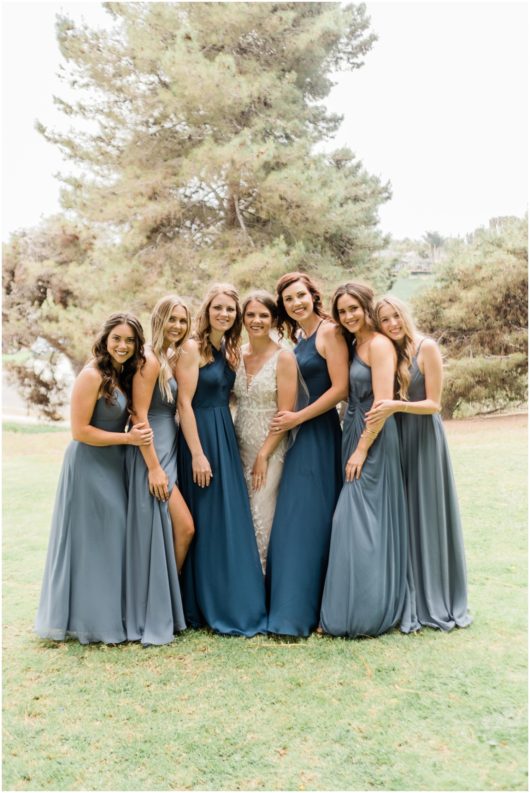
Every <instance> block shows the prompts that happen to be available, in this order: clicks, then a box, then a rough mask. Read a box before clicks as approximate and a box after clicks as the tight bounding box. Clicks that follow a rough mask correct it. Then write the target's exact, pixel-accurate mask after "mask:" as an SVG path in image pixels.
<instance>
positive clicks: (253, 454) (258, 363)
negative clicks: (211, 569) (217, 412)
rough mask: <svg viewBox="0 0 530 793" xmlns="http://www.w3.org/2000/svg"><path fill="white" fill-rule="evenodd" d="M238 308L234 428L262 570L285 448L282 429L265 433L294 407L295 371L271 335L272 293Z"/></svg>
mask: <svg viewBox="0 0 530 793" xmlns="http://www.w3.org/2000/svg"><path fill="white" fill-rule="evenodd" d="M242 311H243V323H244V325H245V329H246V331H247V334H248V339H249V341H248V344H245V345H243V348H242V350H241V353H242V354H241V361H240V364H239V368H238V370H237V375H236V381H235V384H234V394H235V396H236V399H237V413H236V420H235V428H236V434H237V440H238V443H239V451H240V454H241V461H242V463H243V471H244V474H245V481H246V484H247V489H248V495H249V499H250V507H251V510H252V519H253V521H254V531H255V532H256V541H257V544H258V550H259V555H260V559H261V566H262V569H263V573H264V574H265V568H266V564H267V550H268V547H269V536H270V531H271V526H272V519H273V518H274V510H275V507H276V496H277V493H278V486H279V484H280V478H281V475H282V468H283V460H284V457H285V452H286V451H287V433H286V432H282V433H272V432H270V423H271V420H272V418H273V416H275V414H276V413H277V412H278V411H279V410H293V409H294V406H295V402H296V394H297V375H298V370H297V365H296V358H295V356H294V354H293V353H292V352H290V351H289V350H286V349H284V348H283V347H281V345H280V344H278V343H277V342H276V341H274V339H273V338H271V335H270V333H271V330H272V329H273V328H274V326H275V325H276V319H277V316H278V312H277V308H276V302H275V300H274V298H273V297H272V295H270V294H269V293H268V292H263V291H256V292H253V293H252V294H250V295H249V296H248V297H247V298H246V299H245V301H244V302H243V306H242Z"/></svg>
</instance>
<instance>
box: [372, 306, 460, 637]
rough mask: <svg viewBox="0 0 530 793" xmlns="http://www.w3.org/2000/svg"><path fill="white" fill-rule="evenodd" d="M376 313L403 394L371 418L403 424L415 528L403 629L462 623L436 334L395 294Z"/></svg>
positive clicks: (456, 514)
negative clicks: (393, 353) (425, 332)
mask: <svg viewBox="0 0 530 793" xmlns="http://www.w3.org/2000/svg"><path fill="white" fill-rule="evenodd" d="M376 317H377V322H378V325H379V327H380V330H381V332H382V333H384V334H385V335H386V336H388V338H389V339H391V340H392V341H393V342H394V344H395V346H396V350H397V353H398V385H399V394H398V397H399V398H398V399H387V400H381V401H378V402H376V403H375V404H374V406H373V407H372V410H371V411H370V412H369V413H368V414H367V422H368V426H370V425H371V423H372V422H374V421H379V420H380V419H381V418H382V417H386V416H389V415H392V414H396V420H397V423H398V428H399V431H400V440H401V453H402V460H403V469H404V473H405V488H406V495H407V507H408V516H409V532H410V534H409V540H410V541H409V570H408V587H407V600H406V602H405V608H404V610H403V615H402V617H401V630H402V631H403V632H404V633H410V632H411V631H415V630H418V628H421V627H422V626H424V625H426V626H429V627H431V628H439V629H441V630H443V631H448V630H451V629H452V628H454V627H455V626H458V627H459V628H464V627H466V626H467V625H469V624H470V623H471V617H470V615H469V613H468V609H467V576H466V560H465V553H464V540H463V536H462V525H461V522H460V511H459V508H458V498H457V494H456V488H455V482H454V477H453V470H452V466H451V458H450V456H449V448H448V445H447V439H446V437H445V431H444V427H443V422H442V420H441V418H440V414H439V411H440V401H441V396H442V377H443V369H442V356H441V354H440V350H439V348H438V345H437V344H436V342H435V341H434V339H429V338H426V337H424V336H422V335H421V334H420V333H418V331H417V330H416V328H415V326H414V322H413V320H412V317H411V316H410V314H409V312H408V311H407V309H406V307H405V306H404V304H403V303H402V302H401V301H400V300H398V299H397V298H395V297H392V296H391V295H387V296H386V297H384V298H381V300H379V301H378V303H377V305H376Z"/></svg>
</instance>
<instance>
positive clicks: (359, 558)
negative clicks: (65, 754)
mask: <svg viewBox="0 0 530 793" xmlns="http://www.w3.org/2000/svg"><path fill="white" fill-rule="evenodd" d="M372 301H373V292H372V290H371V289H370V287H368V286H365V285H364V284H356V283H348V284H345V285H344V286H341V287H339V288H338V289H337V291H336V292H335V295H334V298H333V308H332V314H333V317H334V318H335V319H336V321H337V322H340V324H341V325H342V327H343V328H344V330H345V332H346V333H347V334H348V336H349V337H355V346H354V350H353V359H352V363H351V367H350V396H349V401H348V408H347V411H346V416H345V418H344V428H343V438H342V460H343V465H344V469H345V474H346V478H345V482H344V486H343V488H342V491H341V494H340V497H339V500H338V503H337V508H336V510H335V515H334V517H333V529H332V534H331V547H330V553H329V565H328V570H327V575H326V584H325V587H324V595H323V598H322V610H321V617H320V621H321V627H322V630H323V631H325V632H326V633H330V634H332V635H333V636H350V637H354V636H378V635H379V634H381V633H384V632H385V631H387V630H389V629H390V628H392V627H393V626H395V625H396V624H397V623H398V621H399V619H400V617H401V613H402V611H403V604H404V601H405V588H406V570H407V512H406V504H405V495H404V490H403V479H402V473H401V464H400V453H399V438H398V432H397V427H396V423H395V421H394V419H393V418H392V417H390V418H388V419H387V420H386V421H385V420H384V419H380V420H379V421H377V422H374V423H373V424H372V425H371V426H370V427H366V426H365V420H364V414H365V412H366V411H367V410H369V408H370V407H371V405H372V402H373V401H374V398H375V399H377V400H379V399H384V398H388V397H389V396H392V393H393V385H394V376H395V371H396V363H397V355H396V351H395V349H394V346H393V345H392V344H391V343H390V342H389V340H388V339H387V338H386V337H385V336H383V335H382V334H380V333H376V332H375V330H374V324H375V323H374V319H375V318H374V314H373V303H372Z"/></svg>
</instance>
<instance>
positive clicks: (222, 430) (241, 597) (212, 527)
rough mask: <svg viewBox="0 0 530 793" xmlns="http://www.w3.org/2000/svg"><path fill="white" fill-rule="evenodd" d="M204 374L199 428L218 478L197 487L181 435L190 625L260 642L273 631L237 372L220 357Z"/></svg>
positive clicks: (196, 407) (197, 398)
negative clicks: (237, 410) (191, 531)
mask: <svg viewBox="0 0 530 793" xmlns="http://www.w3.org/2000/svg"><path fill="white" fill-rule="evenodd" d="M212 352H213V356H214V360H213V362H212V363H209V364H206V365H205V366H203V367H201V368H200V369H199V380H198V383H197V390H196V391H195V395H194V397H193V401H192V407H193V411H194V413H195V420H196V422H197V429H198V432H199V438H200V441H201V446H202V448H203V451H204V454H205V455H206V457H207V458H208V461H209V463H210V466H211V469H212V473H213V477H212V480H211V482H210V485H209V486H208V487H204V488H201V487H199V486H198V485H196V484H194V482H193V477H192V467H191V454H190V451H189V449H188V445H187V443H186V440H185V438H184V435H183V433H182V432H181V433H179V441H178V459H179V482H180V485H181V492H182V495H183V496H184V498H185V500H186V502H187V504H188V507H189V509H190V511H191V514H192V515H193V519H194V521H195V536H194V538H193V540H192V543H191V546H190V549H189V551H188V556H187V557H186V562H185V564H184V569H183V571H182V597H183V601H184V612H185V615H186V620H187V622H188V624H190V625H191V626H193V627H201V626H203V625H208V626H209V627H210V628H212V629H213V630H215V631H218V632H219V633H227V634H232V635H235V636H254V635H255V634H256V633H264V632H265V631H266V628H267V616H266V608H265V587H264V583H263V573H262V571H261V564H260V559H259V553H258V546H257V544H256V537H255V535H254V527H253V525H252V515H251V512H250V505H249V500H248V493H247V488H246V485H245V479H244V477H243V469H242V467H241V459H240V457H239V449H238V446H237V439H236V434H235V430H234V424H233V421H232V416H231V414H230V409H229V407H228V400H229V396H230V391H231V389H232V386H233V384H234V379H235V372H233V371H232V369H230V367H229V366H228V363H227V362H226V360H225V357H224V354H223V352H222V351H218V350H216V349H215V348H212Z"/></svg>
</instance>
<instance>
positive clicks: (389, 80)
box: [2, 0, 528, 240]
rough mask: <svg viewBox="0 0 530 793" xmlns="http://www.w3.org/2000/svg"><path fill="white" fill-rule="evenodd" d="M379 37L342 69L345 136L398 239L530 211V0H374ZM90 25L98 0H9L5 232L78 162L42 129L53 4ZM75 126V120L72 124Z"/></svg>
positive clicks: (100, 14)
mask: <svg viewBox="0 0 530 793" xmlns="http://www.w3.org/2000/svg"><path fill="white" fill-rule="evenodd" d="M367 7H368V13H369V15H370V16H371V19H372V28H373V30H374V31H375V32H376V33H377V35H378V37H379V40H378V41H377V43H376V44H375V45H374V47H373V49H372V51H371V52H370V53H369V54H368V55H367V57H366V62H365V65H364V66H363V68H361V69H359V70H357V71H355V72H353V73H348V74H345V75H341V76H340V77H339V78H338V85H337V86H336V87H335V88H334V89H333V92H332V94H331V96H330V98H329V102H328V105H329V107H330V109H332V110H334V111H339V112H341V113H343V114H344V123H343V125H342V127H341V130H340V131H339V134H338V136H337V139H336V143H337V145H348V146H350V147H351V148H352V149H353V151H354V152H355V153H356V155H357V156H358V157H359V158H360V159H361V160H362V162H363V163H364V165H365V167H366V169H367V170H368V171H369V172H370V173H374V174H377V175H378V176H379V177H380V178H381V179H382V180H383V181H389V182H390V183H391V186H392V191H393V198H392V200H391V201H390V202H388V204H386V205H385V206H383V207H382V208H381V212H380V217H381V227H382V228H383V230H384V231H385V232H389V233H391V234H392V235H393V236H394V237H396V238H402V237H405V236H409V237H415V238H418V237H421V236H422V235H423V234H424V233H425V231H434V230H436V231H439V232H440V233H441V234H443V235H444V236H448V235H459V234H465V233H466V232H468V231H472V230H473V229H475V228H477V227H478V226H481V225H486V224H487V222H488V220H489V218H490V217H495V216H498V215H507V214H516V215H519V216H521V215H523V214H524V212H525V211H526V209H527V201H528V198H527V195H528V191H527V183H528V143H527V141H528V114H527V109H528V108H527V103H528V62H527V58H528V41H527V39H528V18H527V15H528V7H527V4H526V2H513V3H511V2H451V1H450V0H446V1H445V2H428V0H421V2H408V3H404V2H370V3H367ZM61 10H64V11H66V12H67V13H68V14H69V15H70V16H73V17H74V19H77V20H79V19H80V18H81V17H83V18H84V19H85V20H86V21H87V22H88V23H89V24H91V25H99V24H105V23H106V20H107V19H108V15H107V14H105V13H104V11H103V9H102V7H101V6H100V4H98V3H77V2H66V3H64V2H63V3H48V2H43V3H39V2H21V0H17V2H4V3H2V142H3V145H2V165H3V185H2V204H3V206H2V238H3V239H4V240H5V239H7V238H8V236H9V233H10V232H12V231H14V230H15V229H17V228H20V227H24V226H31V225H34V224H36V223H38V222H39V220H40V218H41V217H42V216H46V215H49V214H52V213H54V212H57V211H58V210H59V201H58V199H59V185H58V182H57V180H55V179H54V174H55V173H56V172H57V171H59V170H63V171H65V172H67V171H68V165H67V164H66V165H65V164H64V163H63V162H62V160H61V157H60V155H59V153H58V151H56V150H55V149H54V147H53V146H51V145H50V144H47V143H46V142H45V141H44V140H43V139H42V138H41V137H40V136H39V135H38V134H37V133H36V132H35V130H34V122H35V119H37V118H38V119H39V120H41V121H42V122H43V123H45V124H47V125H49V126H54V124H55V123H56V122H57V119H58V118H60V119H61V121H62V118H61V117H58V115H57V113H56V111H55V108H54V106H53V104H52V95H53V94H54V93H55V94H59V95H61V91H62V88H61V85H60V83H59V81H58V80H57V79H56V77H55V73H56V72H57V69H58V65H59V57H60V56H59V51H58V48H57V45H56V41H55V31H54V24H55V14H56V13H57V12H59V11H61ZM63 123H64V122H63Z"/></svg>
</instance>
